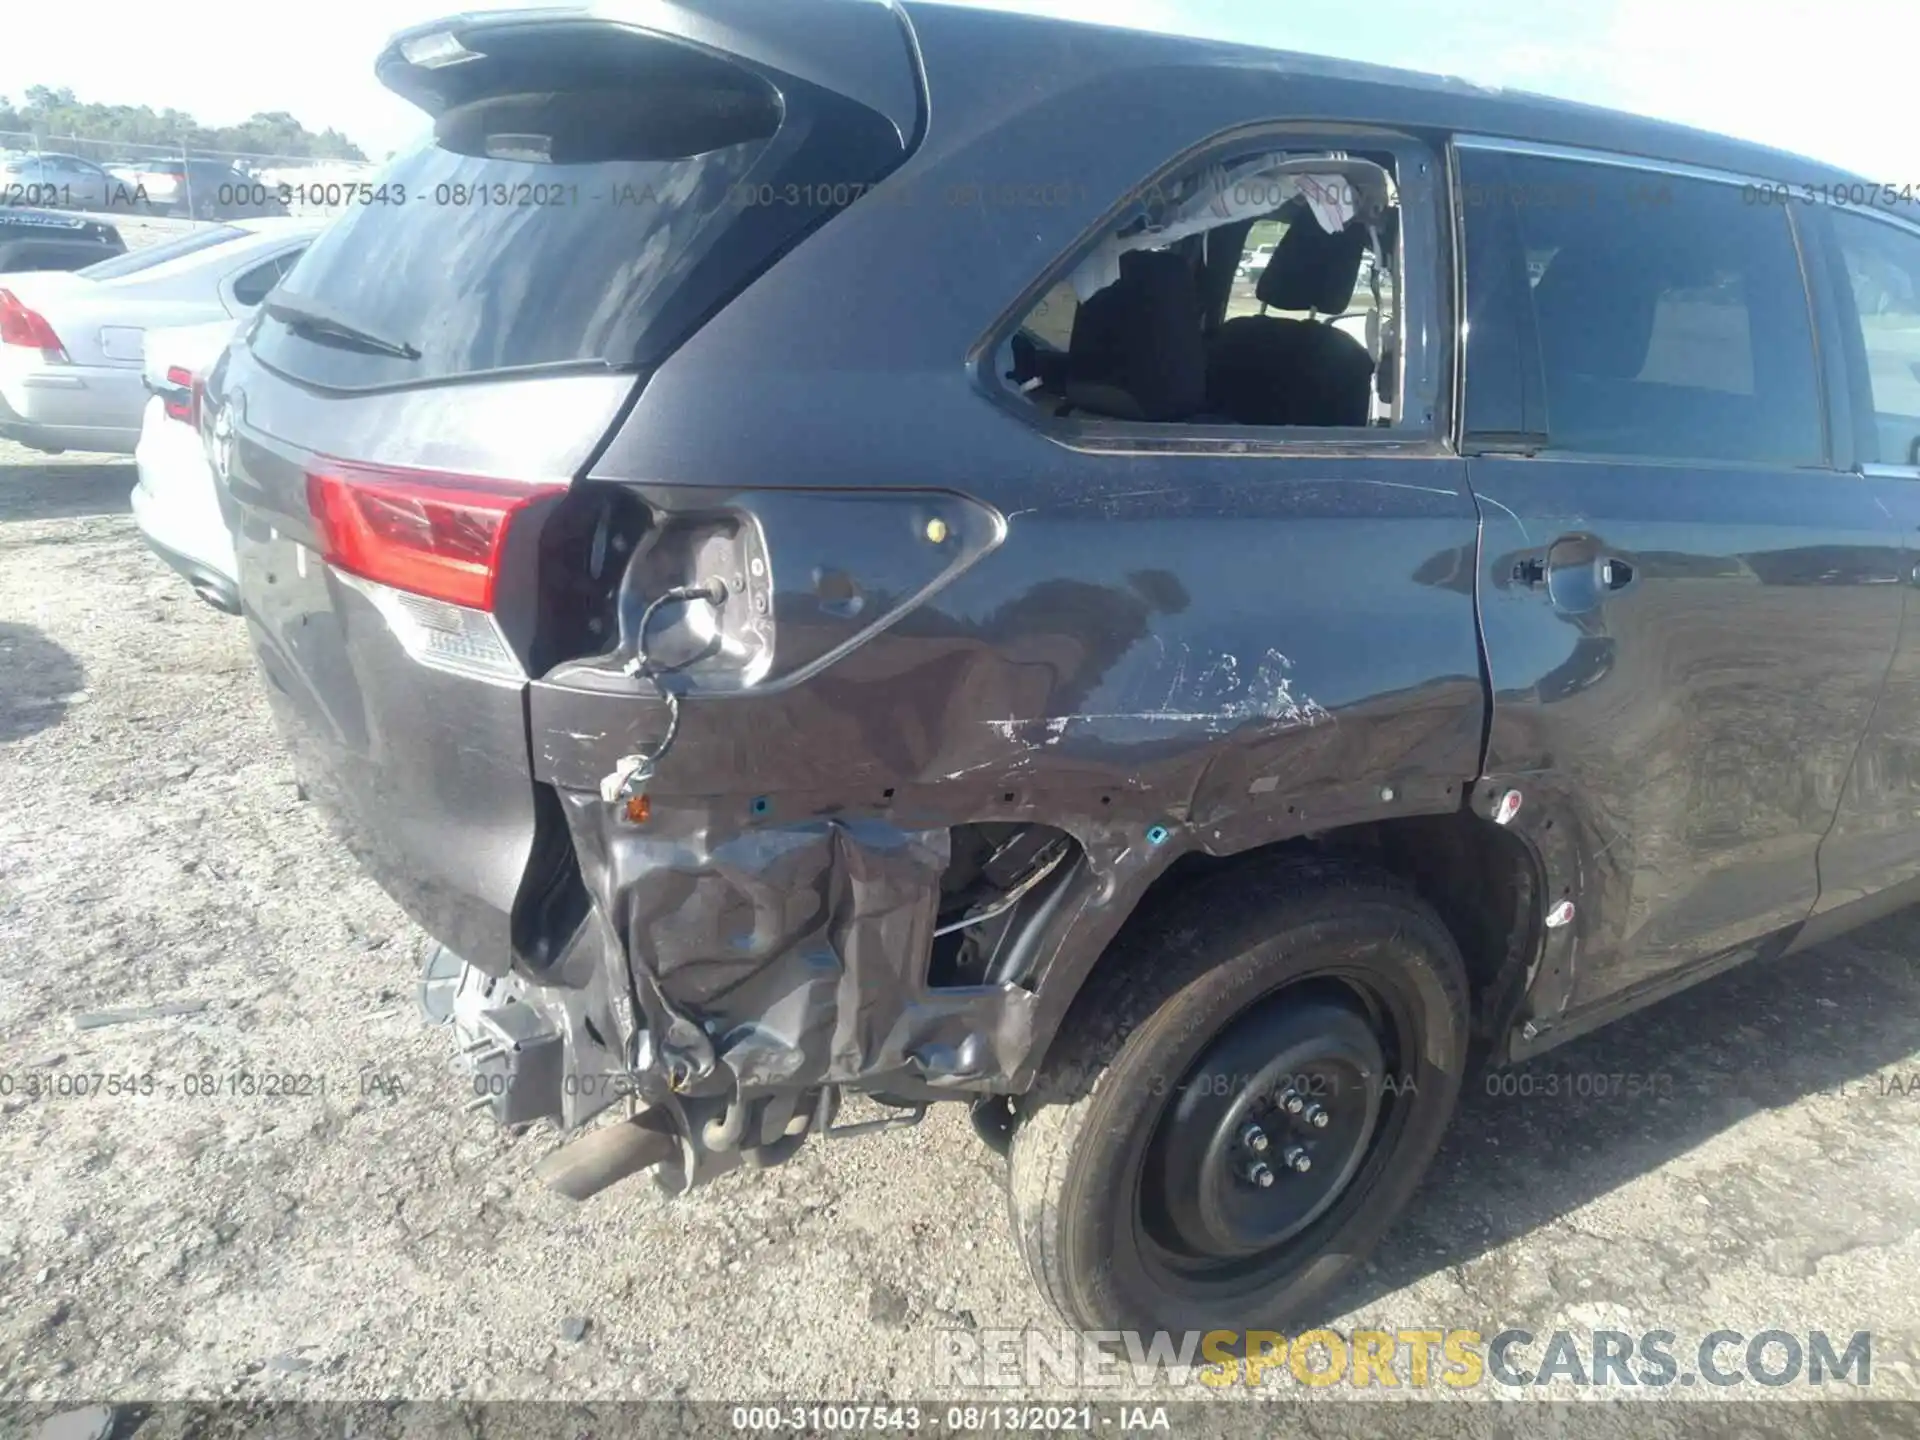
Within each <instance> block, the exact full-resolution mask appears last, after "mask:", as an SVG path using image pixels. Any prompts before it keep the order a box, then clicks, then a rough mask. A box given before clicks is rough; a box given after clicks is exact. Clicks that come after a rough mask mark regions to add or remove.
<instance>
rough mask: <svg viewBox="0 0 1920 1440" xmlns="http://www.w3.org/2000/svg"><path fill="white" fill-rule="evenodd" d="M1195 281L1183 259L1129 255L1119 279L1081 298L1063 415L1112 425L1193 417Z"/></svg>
mask: <svg viewBox="0 0 1920 1440" xmlns="http://www.w3.org/2000/svg"><path fill="white" fill-rule="evenodd" d="M1203 313H1204V311H1203V307H1202V305H1201V300H1200V281H1199V276H1198V275H1197V274H1196V273H1195V271H1194V267H1193V264H1192V262H1191V261H1190V260H1188V259H1187V257H1186V256H1184V255H1181V254H1178V253H1177V252H1175V251H1172V250H1130V251H1128V252H1127V253H1126V254H1124V255H1122V256H1121V257H1120V278H1119V280H1117V281H1116V282H1115V283H1113V284H1112V285H1109V286H1107V288H1106V289H1104V290H1102V291H1100V292H1099V293H1098V294H1096V295H1093V296H1091V297H1089V298H1088V299H1087V300H1086V301H1084V302H1083V303H1082V304H1081V305H1080V307H1079V309H1078V311H1076V313H1075V315H1074V318H1073V333H1072V337H1071V339H1070V340H1069V342H1068V345H1067V361H1066V397H1067V405H1068V407H1069V409H1070V410H1084V411H1087V412H1088V413H1090V414H1094V415H1104V416H1108V417H1111V418H1113V419H1116V420H1142V421H1151V422H1156V423H1164V422H1167V421H1174V420H1187V419H1191V418H1193V417H1194V416H1195V415H1197V414H1198V412H1199V411H1200V410H1201V409H1202V408H1203V407H1204V406H1205V405H1206V400H1207V344H1206V337H1205V336H1204V335H1203V334H1202V333H1201V324H1202V317H1203Z"/></svg>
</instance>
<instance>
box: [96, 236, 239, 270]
mask: <svg viewBox="0 0 1920 1440" xmlns="http://www.w3.org/2000/svg"><path fill="white" fill-rule="evenodd" d="M246 233H247V232H246V231H244V230H242V229H241V228H240V227H239V226H237V225H209V226H208V227H207V228H206V229H204V230H190V231H188V232H187V233H186V234H185V235H182V236H180V237H179V238H178V239H174V240H165V241H162V242H161V243H160V244H158V245H143V246H141V247H140V248H139V249H138V250H129V251H127V252H126V254H124V255H116V256H114V257H113V258H112V259H111V260H102V261H101V262H100V263H99V264H97V265H89V266H87V268H86V269H84V270H82V271H81V272H80V273H81V274H82V275H84V276H86V277H87V278H88V279H89V280H117V279H119V278H120V277H121V276H122V275H137V274H139V273H140V272H141V271H142V270H151V269H152V268H153V267H154V266H155V265H164V264H165V263H166V262H167V261H169V260H178V259H179V258H180V257H181V256H182V255H191V254H193V253H194V252H195V251H196V250H206V249H208V248H210V247H212V246H214V245H224V244H226V243H227V241H229V240H236V239H238V238H239V237H240V236H242V235H244V234H246Z"/></svg>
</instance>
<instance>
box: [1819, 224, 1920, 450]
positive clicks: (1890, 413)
mask: <svg viewBox="0 0 1920 1440" xmlns="http://www.w3.org/2000/svg"><path fill="white" fill-rule="evenodd" d="M1833 233H1834V238H1835V239H1836V240H1838V241H1839V244H1840V257H1841V260H1842V262H1843V263H1844V264H1845V266H1846V271H1847V288H1848V289H1849V291H1850V292H1851V293H1852V296H1853V304H1854V311H1855V314H1856V315H1857V316H1858V317H1859V322H1858V323H1859V326H1860V338H1861V342H1862V346H1863V351H1864V354H1865V357H1866V363H1867V385H1868V389H1869V391H1870V392H1871V394H1872V397H1873V417H1874V430H1875V433H1876V435H1877V436H1878V439H1879V453H1878V455H1877V456H1873V457H1869V458H1872V459H1877V460H1878V461H1879V462H1880V463H1881V464H1885V465H1920V234H1915V233H1914V232H1913V231H1911V230H1903V229H1899V228H1896V227H1895V226H1893V225H1889V224H1887V223H1886V222H1885V221H1883V220H1870V219H1867V218H1866V217H1864V216H1861V215H1857V214H1854V213H1852V212H1850V211H1844V210H1842V211H1836V212H1835V213H1834V216H1833Z"/></svg>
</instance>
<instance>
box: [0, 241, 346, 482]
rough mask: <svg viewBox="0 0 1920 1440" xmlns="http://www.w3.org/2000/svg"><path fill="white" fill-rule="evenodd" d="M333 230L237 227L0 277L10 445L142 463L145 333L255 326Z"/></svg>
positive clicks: (3, 416)
mask: <svg viewBox="0 0 1920 1440" xmlns="http://www.w3.org/2000/svg"><path fill="white" fill-rule="evenodd" d="M325 223H326V222H325V221H323V220H317V219H316V220H284V219H273V220H239V221H234V222H233V223H231V224H226V225H215V226H206V227H203V228H201V229H198V230H194V231H192V232H191V233H189V234H186V235H183V236H181V237H179V238H178V239H176V240H171V241H168V242H166V243H164V244H161V245H155V246H151V247H148V248H146V249H141V250H132V251H129V252H127V253H126V254H125V255H116V256H115V257H114V258H112V259H111V260H105V261H102V262H101V263H99V264H97V265H89V266H88V267H87V268H86V269H84V270H78V271H74V272H73V273H71V274H68V273H65V272H59V271H31V270H30V271H24V272H20V273H16V274H8V275H0V435H4V436H6V437H7V438H8V439H11V440H17V441H19V442H20V443H21V444H24V445H28V446H31V447H33V448H34V449H36V450H47V451H60V450H104V451H111V452H115V453H118V454H122V455H128V454H132V453H133V449H134V443H135V441H136V440H137V439H138V438H139V435H140V415H141V411H142V409H143V408H144V407H145V405H146V401H147V391H146V388H145V386H143V385H142V383H141V378H140V371H141V364H142V362H143V361H144V359H145V337H146V334H147V332H148V331H149V330H153V329H158V328H160V327H162V326H176V325H197V324H204V323H207V322H209V321H214V320H223V319H224V320H238V319H240V318H241V317H243V316H246V315H250V314H251V313H252V312H253V310H254V307H255V306H257V305H258V304H259V303H260V302H261V300H263V299H264V298H265V297H266V295H267V292H268V291H270V290H271V289H273V287H274V286H275V285H277V284H278V283H279V281H280V277H281V276H282V275H284V274H285V273H286V272H287V271H288V270H289V269H291V268H292V266H293V264H294V262H295V261H296V260H297V259H299V257H300V255H301V254H302V252H304V251H305V250H306V248H307V245H308V244H309V243H310V242H311V241H312V239H313V237H314V236H315V235H317V234H319V233H320V230H321V229H322V228H323V226H324V225H325Z"/></svg>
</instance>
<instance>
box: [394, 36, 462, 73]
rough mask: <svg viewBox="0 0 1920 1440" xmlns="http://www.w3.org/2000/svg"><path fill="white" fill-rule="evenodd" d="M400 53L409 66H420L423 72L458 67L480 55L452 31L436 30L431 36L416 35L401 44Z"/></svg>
mask: <svg viewBox="0 0 1920 1440" xmlns="http://www.w3.org/2000/svg"><path fill="white" fill-rule="evenodd" d="M400 53H401V54H402V55H404V56H406V57H407V63H408V64H409V65H418V66H419V67H420V68H421V69H422V70H438V69H441V68H442V67H443V66H447V65H458V64H460V62H461V61H463V60H478V59H479V58H480V54H479V52H478V51H476V50H469V49H468V48H467V47H466V46H464V45H462V44H461V43H460V37H459V36H458V35H456V34H454V33H453V32H452V31H451V30H436V31H434V32H433V33H432V34H431V35H416V36H414V37H413V38H412V39H411V40H403V41H401V42H400Z"/></svg>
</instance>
